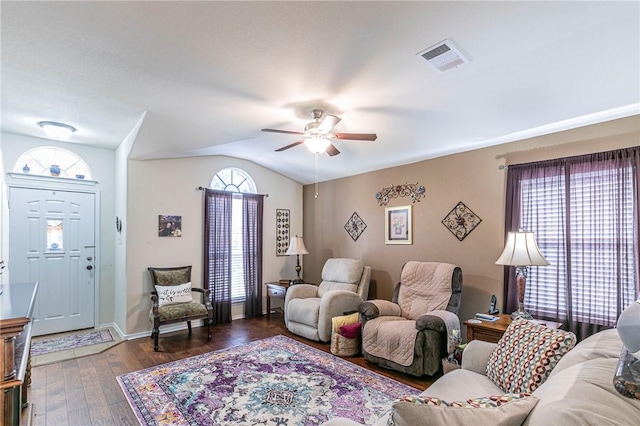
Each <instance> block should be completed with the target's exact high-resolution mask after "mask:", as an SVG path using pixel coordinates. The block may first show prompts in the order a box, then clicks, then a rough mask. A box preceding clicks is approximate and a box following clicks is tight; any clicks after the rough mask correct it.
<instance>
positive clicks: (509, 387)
mask: <svg viewBox="0 0 640 426" xmlns="http://www.w3.org/2000/svg"><path fill="white" fill-rule="evenodd" d="M575 344H576V336H575V334H573V333H571V332H568V331H564V330H557V329H551V328H548V327H545V326H544V325H540V324H536V323H533V322H531V321H526V320H523V319H516V320H514V321H513V322H512V323H511V325H509V327H508V328H507V330H506V331H505V333H504V335H503V336H502V338H501V339H500V340H499V341H498V345H497V346H496V348H495V349H494V350H493V352H492V353H491V356H490V357H489V362H488V363H487V370H486V373H487V377H488V378H489V379H490V380H491V381H493V383H495V384H496V386H498V387H499V388H500V389H502V390H503V391H505V392H509V393H526V392H533V391H534V390H536V389H537V388H538V386H540V385H541V384H543V383H544V382H545V380H547V378H548V377H549V374H551V371H552V370H553V368H554V367H555V366H556V364H557V363H558V361H560V359H561V358H562V357H563V355H564V354H566V353H567V352H569V351H570V350H571V349H572V348H573V347H574V346H575Z"/></svg>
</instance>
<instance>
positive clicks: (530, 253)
mask: <svg viewBox="0 0 640 426" xmlns="http://www.w3.org/2000/svg"><path fill="white" fill-rule="evenodd" d="M548 264H549V262H547V259H545V258H544V256H543V255H542V253H540V249H539V248H538V244H537V243H536V239H535V236H534V233H533V232H509V234H508V235H507V244H505V246H504V251H503V252H502V254H501V255H500V257H499V258H498V260H496V265H509V266H545V265H548Z"/></svg>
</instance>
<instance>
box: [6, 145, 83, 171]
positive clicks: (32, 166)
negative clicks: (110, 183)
mask: <svg viewBox="0 0 640 426" xmlns="http://www.w3.org/2000/svg"><path fill="white" fill-rule="evenodd" d="M13 171H14V172H16V173H25V174H32V175H42V176H61V177H66V178H71V179H91V170H90V169H89V166H88V165H87V163H85V162H84V160H83V159H82V158H80V157H79V156H78V155H76V154H74V153H73V152H71V151H68V150H66V149H63V148H57V147H54V146H43V147H39V148H34V149H31V150H29V151H27V152H25V153H24V154H22V155H21V156H20V158H18V161H16V163H15V165H14V166H13Z"/></svg>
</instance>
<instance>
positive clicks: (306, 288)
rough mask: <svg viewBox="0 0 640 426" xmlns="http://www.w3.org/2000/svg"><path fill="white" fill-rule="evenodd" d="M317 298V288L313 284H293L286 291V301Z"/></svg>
mask: <svg viewBox="0 0 640 426" xmlns="http://www.w3.org/2000/svg"><path fill="white" fill-rule="evenodd" d="M310 297H318V287H316V286H315V285H313V284H295V285H292V286H291V287H289V288H288V289H287V295H286V298H285V299H286V300H285V302H286V301H289V300H291V299H308V298H310Z"/></svg>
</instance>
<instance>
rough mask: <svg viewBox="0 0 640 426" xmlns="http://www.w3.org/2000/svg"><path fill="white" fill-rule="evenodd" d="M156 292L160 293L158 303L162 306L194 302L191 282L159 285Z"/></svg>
mask: <svg viewBox="0 0 640 426" xmlns="http://www.w3.org/2000/svg"><path fill="white" fill-rule="evenodd" d="M156 293H158V305H160V306H164V305H172V304H175V303H188V302H193V297H192V296H191V283H185V284H178V285H167V286H164V285H157V286H156Z"/></svg>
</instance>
